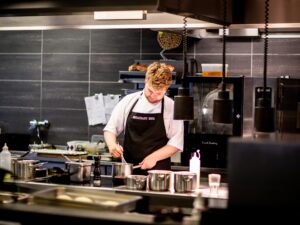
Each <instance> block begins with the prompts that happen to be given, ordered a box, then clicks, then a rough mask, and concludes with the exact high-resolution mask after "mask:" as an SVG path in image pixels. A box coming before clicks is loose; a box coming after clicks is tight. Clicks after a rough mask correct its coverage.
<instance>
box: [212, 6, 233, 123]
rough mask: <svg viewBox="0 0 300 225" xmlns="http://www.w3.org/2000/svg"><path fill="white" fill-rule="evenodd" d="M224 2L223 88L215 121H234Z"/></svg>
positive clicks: (217, 102)
mask: <svg viewBox="0 0 300 225" xmlns="http://www.w3.org/2000/svg"><path fill="white" fill-rule="evenodd" d="M223 3H224V24H223V55H222V56H223V62H222V63H223V64H222V90H221V91H219V93H218V98H217V99H215V100H214V105H213V121H214V122H216V123H232V120H233V101H232V100H231V99H230V97H229V91H227V90H226V83H225V73H226V69H225V65H226V35H225V32H226V16H227V15H226V14H227V0H224V1H223Z"/></svg>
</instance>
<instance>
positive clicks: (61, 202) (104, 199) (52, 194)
mask: <svg viewBox="0 0 300 225" xmlns="http://www.w3.org/2000/svg"><path fill="white" fill-rule="evenodd" d="M140 199H141V197H140V196H133V195H125V194H120V193H114V192H107V191H101V190H83V189H78V188H71V187H55V188H49V189H46V190H42V191H39V192H36V193H34V194H33V201H34V202H35V203H37V204H46V205H57V206H63V207H73V208H80V209H94V210H105V211H118V212H129V211H132V210H134V209H135V207H136V203H137V201H138V200H140Z"/></svg>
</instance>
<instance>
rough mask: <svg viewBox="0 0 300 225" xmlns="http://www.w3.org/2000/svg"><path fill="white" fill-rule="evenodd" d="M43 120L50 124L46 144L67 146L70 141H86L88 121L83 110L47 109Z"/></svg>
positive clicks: (44, 111)
mask: <svg viewBox="0 0 300 225" xmlns="http://www.w3.org/2000/svg"><path fill="white" fill-rule="evenodd" d="M42 114H43V118H44V119H47V120H49V122H50V123H51V125H50V128H49V132H48V143H50V144H56V145H57V144H65V145H66V144H67V141H71V140H88V121H87V113H86V111H85V110H58V109H47V110H45V109H44V110H43V112H42Z"/></svg>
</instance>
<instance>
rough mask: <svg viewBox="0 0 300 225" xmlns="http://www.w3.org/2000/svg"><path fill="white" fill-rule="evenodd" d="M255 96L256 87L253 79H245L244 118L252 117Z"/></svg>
mask: <svg viewBox="0 0 300 225" xmlns="http://www.w3.org/2000/svg"><path fill="white" fill-rule="evenodd" d="M253 96H254V87H253V78H250V77H248V78H247V77H246V78H245V79H244V106H243V111H244V118H248V117H252V110H253V105H254V102H253Z"/></svg>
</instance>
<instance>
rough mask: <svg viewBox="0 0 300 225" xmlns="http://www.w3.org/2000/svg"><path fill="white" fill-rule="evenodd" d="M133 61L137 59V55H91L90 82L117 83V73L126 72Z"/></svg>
mask: <svg viewBox="0 0 300 225" xmlns="http://www.w3.org/2000/svg"><path fill="white" fill-rule="evenodd" d="M135 59H139V55H138V54H129V55H127V54H126V55H92V57H91V81H118V80H119V71H120V70H125V71H126V70H128V67H129V66H130V65H131V64H133V63H134V60H135Z"/></svg>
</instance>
